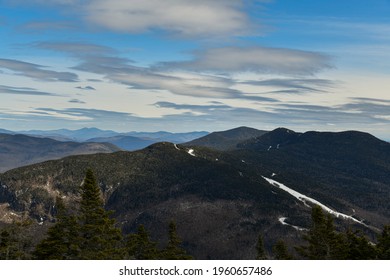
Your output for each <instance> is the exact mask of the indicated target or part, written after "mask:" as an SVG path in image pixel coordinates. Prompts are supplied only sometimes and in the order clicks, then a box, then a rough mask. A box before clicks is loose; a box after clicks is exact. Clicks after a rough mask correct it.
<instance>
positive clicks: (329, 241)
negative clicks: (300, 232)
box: [296, 206, 346, 260]
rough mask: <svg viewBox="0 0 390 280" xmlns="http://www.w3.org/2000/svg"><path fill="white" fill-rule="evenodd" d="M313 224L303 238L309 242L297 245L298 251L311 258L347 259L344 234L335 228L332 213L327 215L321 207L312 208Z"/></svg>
mask: <svg viewBox="0 0 390 280" xmlns="http://www.w3.org/2000/svg"><path fill="white" fill-rule="evenodd" d="M311 217H312V226H311V228H310V230H309V232H308V234H307V235H305V236H304V237H303V238H304V240H306V241H307V242H308V243H309V244H308V245H307V246H300V247H296V250H297V252H298V253H299V254H300V255H301V256H302V257H304V258H307V259H311V260H336V259H345V258H346V257H345V256H346V251H345V250H346V247H345V242H344V240H343V236H342V235H341V234H340V233H337V232H336V231H335V228H334V224H333V219H332V217H331V216H330V214H328V215H325V214H324V212H323V211H322V209H321V207H319V206H314V207H313V209H312V215H311Z"/></svg>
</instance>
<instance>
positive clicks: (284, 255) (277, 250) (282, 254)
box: [272, 240, 293, 260]
mask: <svg viewBox="0 0 390 280" xmlns="http://www.w3.org/2000/svg"><path fill="white" fill-rule="evenodd" d="M272 249H273V252H274V256H275V259H277V260H292V259H293V256H292V255H291V254H290V253H289V252H288V249H287V246H286V243H284V242H283V240H278V241H277V242H276V244H275V245H274V246H273V248H272Z"/></svg>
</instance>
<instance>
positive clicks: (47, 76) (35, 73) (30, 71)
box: [0, 58, 78, 82]
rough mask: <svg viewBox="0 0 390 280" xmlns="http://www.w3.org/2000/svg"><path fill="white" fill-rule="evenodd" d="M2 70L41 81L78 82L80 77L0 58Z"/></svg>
mask: <svg viewBox="0 0 390 280" xmlns="http://www.w3.org/2000/svg"><path fill="white" fill-rule="evenodd" d="M0 68H3V69H7V70H10V71H12V72H14V73H15V74H17V75H21V76H25V77H29V78H32V79H36V80H41V81H51V82H56V81H62V82H76V81H77V80H78V76H77V75H76V74H74V73H71V72H57V71H53V70H46V69H44V68H46V66H42V65H38V64H33V63H28V62H24V61H20V60H14V59H4V58H0Z"/></svg>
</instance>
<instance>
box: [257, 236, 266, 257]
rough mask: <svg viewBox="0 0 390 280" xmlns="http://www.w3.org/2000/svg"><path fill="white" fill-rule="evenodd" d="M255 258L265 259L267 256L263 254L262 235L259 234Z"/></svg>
mask: <svg viewBox="0 0 390 280" xmlns="http://www.w3.org/2000/svg"><path fill="white" fill-rule="evenodd" d="M256 252H257V254H256V260H266V259H267V256H266V255H265V250H264V242H263V236H262V235H261V234H259V237H258V238H257V244H256Z"/></svg>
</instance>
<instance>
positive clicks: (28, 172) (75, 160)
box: [0, 128, 390, 259]
mask: <svg viewBox="0 0 390 280" xmlns="http://www.w3.org/2000/svg"><path fill="white" fill-rule="evenodd" d="M278 144H279V147H278ZM269 146H272V147H273V148H271V149H269ZM389 153H390V144H388V143H386V142H384V141H381V140H379V139H377V138H375V137H373V136H371V135H370V134H366V133H359V132H342V133H330V134H329V133H326V132H325V133H323V132H306V133H297V132H294V131H292V130H289V129H284V128H279V129H276V130H273V131H270V132H268V133H265V134H263V135H261V136H258V137H255V138H251V139H249V140H248V139H247V140H245V141H244V142H242V143H241V144H240V145H238V146H237V147H236V148H235V149H233V150H229V151H221V150H215V149H210V148H208V147H202V146H195V145H194V146H192V145H187V144H186V145H182V144H175V143H169V142H160V143H155V144H152V145H150V146H148V147H146V148H144V149H142V150H138V151H134V152H126V151H118V152H114V153H109V154H94V155H83V156H80V155H79V156H71V157H66V158H62V159H60V160H53V161H49V162H44V163H39V164H34V165H31V166H26V167H21V168H18V169H13V170H10V171H8V172H5V173H3V174H0V183H1V184H0V185H1V187H0V197H1V198H2V199H1V200H0V204H1V205H3V206H4V205H5V206H6V207H5V208H6V210H3V211H5V212H4V214H3V216H4V217H5V216H7V215H8V216H7V217H10V216H12V215H11V214H9V213H11V212H12V213H14V215H19V216H20V217H22V216H30V217H32V218H34V219H35V220H36V221H41V219H42V220H43V222H44V223H45V224H47V223H50V220H51V219H52V218H53V216H52V213H51V209H52V207H53V205H54V201H55V197H56V196H57V195H60V196H62V197H63V198H64V199H65V201H66V202H67V203H68V205H73V203H74V201H77V199H78V187H79V186H80V184H81V182H82V180H83V176H84V171H85V170H86V168H92V169H93V170H94V171H95V173H96V175H97V178H98V184H99V186H100V188H101V190H102V192H103V196H104V198H105V203H106V207H107V209H109V210H113V211H114V217H115V218H116V219H117V221H118V224H119V225H120V226H121V228H122V230H123V231H124V232H125V233H129V232H134V231H135V230H136V228H137V226H138V225H139V224H144V225H145V226H146V227H147V228H148V229H149V230H150V231H151V232H153V234H154V235H153V238H154V239H155V240H160V239H161V238H164V237H163V236H164V235H165V232H162V230H161V228H164V225H166V224H167V223H169V221H171V220H175V221H176V222H177V224H178V228H180V235H181V236H182V238H183V241H184V246H185V247H186V249H187V251H188V252H190V253H191V254H192V255H194V256H195V257H196V258H199V259H250V258H254V255H255V250H254V244H255V242H256V240H257V236H258V234H259V233H262V234H263V236H264V239H265V240H266V241H267V243H269V244H274V243H275V242H276V241H277V239H280V238H283V239H284V240H285V241H286V243H287V244H289V245H290V246H292V245H293V244H294V245H296V244H297V242H298V243H299V240H300V236H301V233H300V229H302V228H308V227H309V226H310V207H311V205H312V204H311V203H312V201H318V202H320V203H321V204H322V205H325V206H326V207H328V208H329V209H332V211H334V213H342V215H345V216H350V217H353V219H356V220H357V221H362V223H359V222H356V221H354V220H353V219H343V218H337V217H336V216H335V220H336V224H337V227H338V228H348V227H351V228H353V229H359V230H361V231H363V232H365V233H366V234H368V235H369V236H370V237H371V238H372V240H373V242H374V241H375V233H376V232H378V229H380V228H382V226H383V225H385V224H388V223H390V209H389V205H388V197H389V196H390V160H389V159H390V156H388V155H389ZM271 178H272V179H271ZM271 180H272V181H271ZM274 182H277V183H274ZM282 185H284V186H286V187H288V188H289V189H290V190H291V191H290V193H289V192H288V191H286V190H285V189H283V188H281V187H280V186H282ZM292 190H293V191H295V192H297V193H300V194H302V196H303V195H304V196H306V197H308V198H310V199H311V200H301V199H297V197H296V196H293V195H291V193H292ZM310 201H311V202H310ZM3 208H4V207H3ZM7 213H8V214H7ZM1 216H2V214H1V213H0V218H1Z"/></svg>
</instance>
